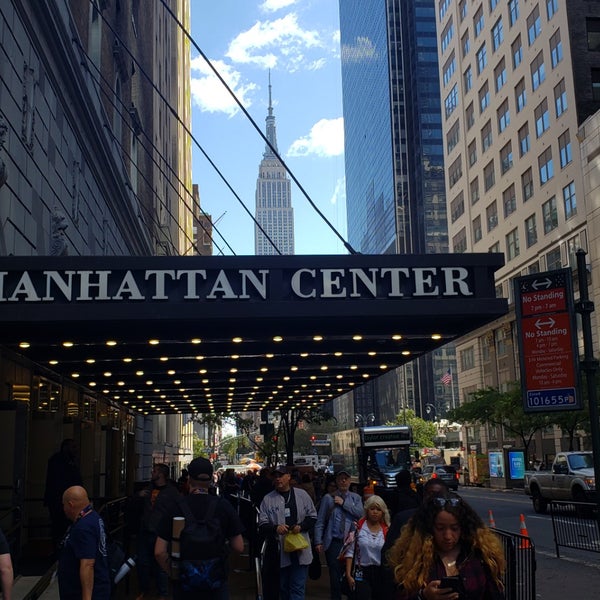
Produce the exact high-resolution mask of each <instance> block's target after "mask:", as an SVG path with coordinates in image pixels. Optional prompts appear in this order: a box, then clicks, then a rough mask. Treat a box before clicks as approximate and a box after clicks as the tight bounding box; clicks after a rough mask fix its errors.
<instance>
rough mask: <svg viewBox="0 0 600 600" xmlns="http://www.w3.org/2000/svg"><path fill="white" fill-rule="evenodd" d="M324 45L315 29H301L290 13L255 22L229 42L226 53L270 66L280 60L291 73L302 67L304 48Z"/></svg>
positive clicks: (236, 57) (237, 59)
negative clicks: (272, 19)
mask: <svg viewBox="0 0 600 600" xmlns="http://www.w3.org/2000/svg"><path fill="white" fill-rule="evenodd" d="M323 46H324V44H323V41H322V40H321V37H320V35H319V33H318V32H317V31H314V30H312V31H311V30H308V29H303V28H302V27H301V26H300V25H299V24H298V16H297V15H296V14H295V13H289V14H287V15H286V16H285V17H282V18H280V19H276V20H274V21H257V22H256V23H255V24H254V25H253V26H252V27H251V28H250V29H248V30H247V31H243V32H242V33H240V34H239V35H238V36H237V37H236V38H235V39H234V40H233V41H232V42H231V43H230V44H229V49H228V51H227V55H226V56H227V57H228V58H229V59H231V60H232V61H233V62H236V63H241V64H254V65H257V66H259V67H262V68H269V69H272V68H274V67H275V66H276V65H279V63H280V62H281V63H283V64H282V65H281V66H282V68H285V69H286V70H288V71H292V72H293V71H296V70H298V69H299V68H300V67H305V64H303V63H305V62H306V61H307V60H308V59H307V57H306V55H305V52H306V51H307V50H310V49H316V48H322V47H323ZM309 64H311V65H312V66H313V68H314V67H315V65H316V64H317V63H316V62H315V61H310V60H309Z"/></svg>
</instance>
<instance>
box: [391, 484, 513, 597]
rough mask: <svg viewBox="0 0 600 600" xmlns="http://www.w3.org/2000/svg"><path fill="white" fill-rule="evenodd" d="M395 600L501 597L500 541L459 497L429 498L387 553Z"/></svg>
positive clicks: (502, 594)
mask: <svg viewBox="0 0 600 600" xmlns="http://www.w3.org/2000/svg"><path fill="white" fill-rule="evenodd" d="M387 558H388V563H389V565H390V567H391V568H392V571H393V573H394V578H395V581H396V583H397V584H398V592H397V595H396V600H504V599H505V596H504V592H503V586H502V581H501V578H502V575H503V573H504V569H505V561H504V552H503V549H502V544H501V542H500V540H499V539H498V538H497V537H496V535H495V534H494V533H493V532H492V531H491V530H490V529H489V528H488V527H487V526H486V525H485V524H484V523H483V521H482V520H481V518H480V517H479V515H478V514H477V513H476V512H475V511H474V510H473V509H472V508H471V506H469V505H468V504H467V503H466V502H465V501H464V500H463V499H462V498H460V497H458V496H453V495H446V496H443V497H439V496H437V497H432V498H429V499H427V500H425V501H424V502H423V504H422V505H421V507H420V508H419V509H418V510H417V511H416V512H415V514H414V515H413V516H412V518H411V519H410V521H409V522H408V523H407V525H406V527H404V529H403V530H402V533H401V535H400V538H399V539H398V540H397V541H396V543H395V544H394V546H393V547H392V548H391V550H390V551H389V552H388V555H387Z"/></svg>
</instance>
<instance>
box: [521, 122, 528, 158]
mask: <svg viewBox="0 0 600 600" xmlns="http://www.w3.org/2000/svg"><path fill="white" fill-rule="evenodd" d="M528 152H529V124H528V123H525V125H523V127H521V129H519V156H525V155H526V154H527V153H528Z"/></svg>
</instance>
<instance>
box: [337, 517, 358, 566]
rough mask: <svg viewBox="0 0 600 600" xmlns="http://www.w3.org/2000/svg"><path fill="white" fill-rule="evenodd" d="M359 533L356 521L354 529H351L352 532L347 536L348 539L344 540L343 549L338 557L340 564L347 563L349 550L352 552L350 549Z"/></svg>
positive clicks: (353, 524)
mask: <svg viewBox="0 0 600 600" xmlns="http://www.w3.org/2000/svg"><path fill="white" fill-rule="evenodd" d="M357 531H358V525H357V523H356V521H354V522H353V523H352V527H350V531H349V532H348V533H347V534H346V537H345V538H344V541H343V542H342V549H341V550H340V553H339V554H338V556H337V559H338V560H339V561H340V562H345V561H346V554H347V553H348V550H350V547H351V546H352V544H354V539H355V536H356V532H357Z"/></svg>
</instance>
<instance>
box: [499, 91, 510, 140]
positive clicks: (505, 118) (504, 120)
mask: <svg viewBox="0 0 600 600" xmlns="http://www.w3.org/2000/svg"><path fill="white" fill-rule="evenodd" d="M496 116H497V117H498V131H499V132H500V133H502V132H503V131H504V130H505V129H506V128H507V127H508V126H509V125H510V111H509V110H508V99H507V100H505V101H504V102H503V103H502V104H501V105H500V108H499V109H498V110H497V112H496Z"/></svg>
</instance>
